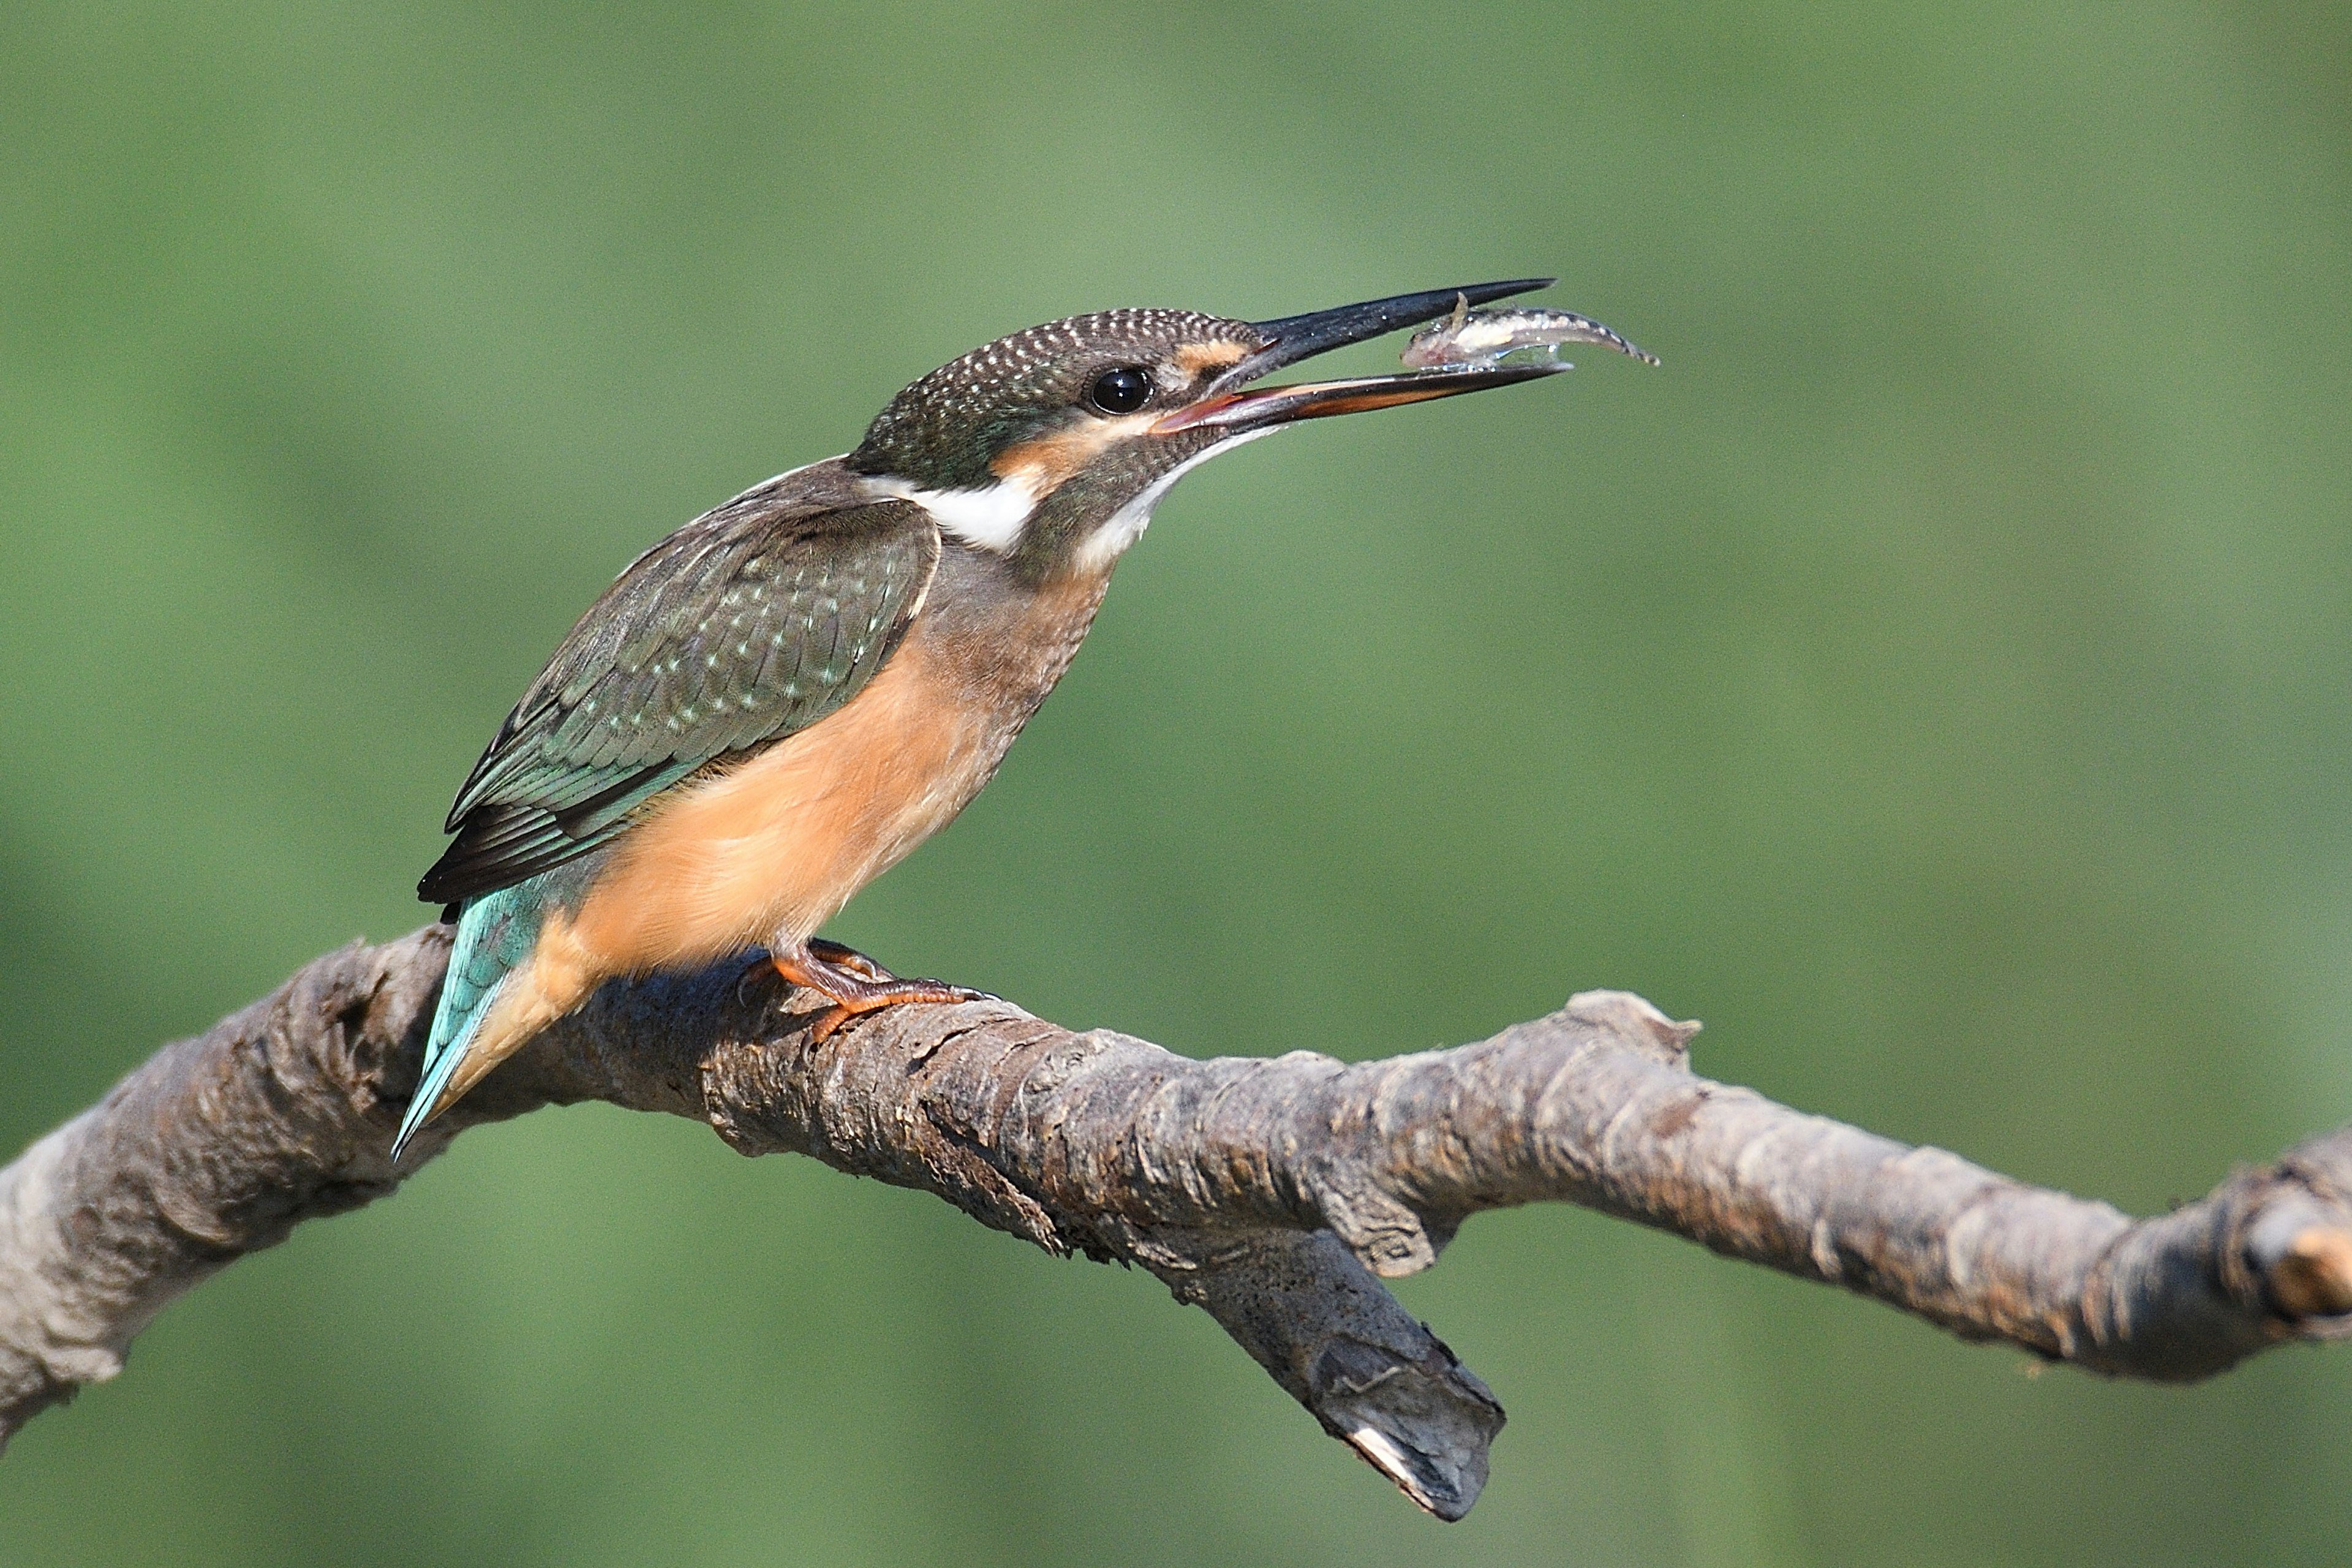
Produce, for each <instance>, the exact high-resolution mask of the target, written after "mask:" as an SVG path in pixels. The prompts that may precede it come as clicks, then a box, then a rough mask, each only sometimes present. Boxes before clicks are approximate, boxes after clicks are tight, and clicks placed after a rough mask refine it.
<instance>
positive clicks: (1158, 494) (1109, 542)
mask: <svg viewBox="0 0 2352 1568" xmlns="http://www.w3.org/2000/svg"><path fill="white" fill-rule="evenodd" d="M1281 428H1283V426H1279V425H1267V426H1263V427H1261V428H1259V429H1255V430H1244V431H1243V432H1242V433H1241V434H1240V435H1238V436H1228V437H1225V438H1224V439H1223V440H1222V441H1220V442H1218V443H1217V444H1216V445H1215V446H1213V447H1202V449H1201V450H1199V451H1197V452H1195V453H1193V454H1192V456H1191V457H1189V458H1185V459H1184V460H1183V461H1182V462H1181V463H1179V464H1177V465H1176V466H1175V467H1174V468H1171V469H1169V470H1168V471H1167V472H1166V473H1164V474H1162V475H1160V477H1159V478H1158V479H1154V480H1152V481H1151V482H1150V484H1148V485H1146V486H1144V487H1143V489H1141V490H1139V491H1138V492H1137V493H1136V497H1135V499H1134V500H1131V501H1129V502H1128V503H1127V504H1126V505H1125V506H1123V507H1121V508H1119V509H1118V510H1117V511H1115V512H1113V513H1111V514H1110V518H1109V521H1106V522H1105V523H1104V524H1103V525H1102V526H1101V527H1100V528H1097V529H1096V530H1095V531H1094V532H1092V533H1091V534H1088V535H1087V539H1086V542H1084V543H1082V544H1080V545H1079V546H1078V550H1077V554H1076V557H1075V564H1076V566H1077V568H1078V569H1079V570H1080V571H1082V572H1099V571H1101V570H1103V569H1104V568H1106V567H1108V565H1110V563H1112V562H1114V561H1116V560H1118V558H1119V557H1120V556H1122V555H1124V554H1126V553H1127V552H1128V548H1129V546H1130V545H1132V544H1134V542H1136V541H1137V540H1139V539H1140V538H1142V537H1143V531H1144V530H1145V529H1147V528H1149V527H1150V526H1151V512H1152V509H1153V508H1155V507H1157V506H1158V505H1159V504H1160V501H1161V500H1164V499H1165V498H1166V496H1167V494H1168V492H1169V491H1170V490H1171V489H1175V488H1176V481H1177V480H1178V479H1182V478H1183V477H1184V476H1185V475H1186V474H1189V473H1191V472H1192V470H1193V469H1194V468H1199V467H1200V466H1201V465H1202V464H1203V463H1205V462H1207V461H1208V460H1209V459H1210V458H1213V457H1215V456H1216V455H1217V454H1218V453H1220V452H1230V451H1232V450H1233V449H1234V447H1239V446H1244V445H1245V444H1247V443H1249V442H1251V441H1255V440H1256V439H1257V438H1258V437H1261V436H1271V435H1273V434H1274V433H1275V432H1276V430H1279V429H1281Z"/></svg>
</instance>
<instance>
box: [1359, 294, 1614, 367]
mask: <svg viewBox="0 0 2352 1568" xmlns="http://www.w3.org/2000/svg"><path fill="white" fill-rule="evenodd" d="M1563 343H1599V344H1600V345H1601V347H1603V348H1611V349H1615V350H1616V351H1617V352H1618V353H1621V354H1630V355H1632V356H1633V358H1635V359H1637V360H1640V361H1641V362H1642V363H1643V364H1655V363H1658V356H1657V355H1655V354H1654V353H1643V351H1642V350H1640V349H1637V348H1635V347H1634V346H1633V344H1632V343H1629V342H1626V341H1625V340H1624V339H1622V338H1621V337H1619V336H1618V335H1617V334H1616V333H1614V332H1612V331H1610V330H1609V329H1608V328H1606V327H1604V326H1602V325H1601V323H1600V322H1598V321H1594V320H1592V319H1591V317H1589V316H1580V315H1578V314H1577V313H1576V312H1575V311H1573V310H1545V309H1543V308H1542V307H1541V306H1538V305H1522V306H1517V307H1513V308H1511V309H1507V310H1472V309H1471V308H1470V301H1469V300H1468V299H1467V298H1466V297H1465V296H1464V295H1460V294H1456V295H1455V296H1454V313H1453V314H1452V315H1450V316H1448V317H1446V318H1445V320H1444V321H1440V322H1438V323H1437V324H1436V325H1434V326H1430V327H1423V329H1422V330H1421V331H1417V332H1415V333H1414V334H1413V335H1412V341H1411V342H1408V343H1406V344H1405V345H1404V356H1403V357H1404V363H1407V364H1409V365H1411V366H1412V367H1413V368H1414V369H1415V370H1438V369H1447V370H1452V369H1458V368H1460V367H1462V366H1464V365H1488V364H1494V363H1497V362H1498V361H1500V360H1501V359H1502V358H1503V357H1504V356H1505V355H1506V354H1511V353H1517V352H1519V351H1520V350H1522V349H1544V350H1557V349H1558V348H1559V346H1560V345H1561V344H1563ZM1551 357H1552V358H1554V359H1558V358H1559V354H1558V353H1553V354H1552V355H1551Z"/></svg>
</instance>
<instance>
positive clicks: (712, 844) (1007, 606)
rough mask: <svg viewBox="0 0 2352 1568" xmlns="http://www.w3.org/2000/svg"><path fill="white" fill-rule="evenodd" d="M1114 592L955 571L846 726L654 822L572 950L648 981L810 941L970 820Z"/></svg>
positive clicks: (967, 565) (598, 894)
mask: <svg viewBox="0 0 2352 1568" xmlns="http://www.w3.org/2000/svg"><path fill="white" fill-rule="evenodd" d="M1103 587H1104V580H1103V579H1101V578H1094V579H1066V580H1063V581H1059V582H1055V583H1049V584H1044V585H1042V586H1037V585H1013V584H1007V583H1005V582H1004V581H1003V573H1002V567H1001V564H999V563H992V562H989V561H986V560H983V559H980V558H978V557H976V556H973V555H971V552H962V551H959V550H956V549H952V548H951V549H950V550H949V551H948V552H945V554H944V555H943V557H942V560H941V563H940V579H939V581H938V582H937V583H935V584H934V587H933V591H932V593H931V595H929V597H928V600H927V607H926V610H925V613H924V614H922V615H921V616H918V617H917V618H916V619H915V621H914V622H913V624H912V625H911V626H909V627H908V632H907V635H906V637H905V638H904V640H903V641H902V642H901V643H900V645H899V646H898V649H897V651H896V652H895V653H894V654H893V655H892V656H891V658H890V659H889V661H888V662H887V664H886V665H885V666H884V668H883V669H882V670H881V672H880V673H879V674H878V675H877V676H876V677H875V678H874V679H873V680H872V681H871V682H870V683H869V684H868V685H867V686H866V688H865V689H863V690H862V691H860V692H859V693H858V695H857V696H856V698H854V699H853V700H850V701H849V702H848V703H846V704H845V705H844V706H843V707H842V708H841V709H840V710H837V711H835V712H834V713H833V714H831V715H829V716H828V717H826V718H825V719H824V720H822V721H819V722H817V723H816V724H814V725H812V726H811V727H810V728H809V729H807V730H805V731H801V732H799V733H797V734H794V735H792V736H790V737H788V738H786V739H784V740H782V741H779V742H776V743H774V744H773V745H772V746H770V747H768V748H767V749H766V750H764V751H762V752H759V753H757V754H756V755H753V756H751V757H749V758H747V759H745V760H743V761H741V762H740V763H734V764H732V765H729V766H726V767H723V768H714V769H712V770H710V771H709V773H707V774H706V775H705V776H702V777H699V778H698V779H696V780H694V781H693V782H691V783H688V784H682V785H680V786H677V787H676V788H674V789H673V790H671V791H670V792H669V793H668V794H667V795H666V796H664V797H662V798H660V799H658V800H656V802H654V803H653V804H652V805H649V806H648V807H647V808H646V810H645V811H644V812H643V813H642V814H641V815H640V816H639V818H638V819H637V820H636V821H635V823H634V824H633V825H632V826H631V828H630V830H629V831H628V833H627V834H626V835H625V836H624V837H622V838H621V839H620V840H619V841H618V842H617V843H615V844H614V847H613V848H612V850H611V853H610V858H609V860H608V863H607V867H606V868H605V869H604V871H603V872H602V873H601V874H600V875H599V876H598V877H597V879H596V880H595V882H594V885H593V887H592V888H591V889H589V891H588V894H587V897H586V899H585V900H583V903H582V905H581V907H580V909H579V910H578V912H577V915H576V917H575V918H573V919H572V922H571V926H570V930H569V931H568V933H566V940H567V941H570V942H577V943H579V944H581V945H582V946H583V947H584V948H585V949H587V950H588V952H589V954H591V955H592V962H591V963H590V965H589V967H591V968H593V969H596V970H600V971H602V972H604V973H635V972H641V971H644V970H646V969H651V968H655V967H660V966H665V965H677V964H684V963H700V962H706V961H709V960H710V959H713V958H717V957H719V956H720V955H722V954H724V953H727V952H735V951H738V950H740V949H741V948H743V947H745V946H749V945H752V944H755V943H763V942H773V941H775V940H777V939H779V938H784V937H803V936H806V935H808V934H810V933H812V932H814V931H815V930H816V929H817V928H818V927H819V926H821V925H823V924H824V921H827V920H830V919H831V918H832V917H833V916H834V914H835V913H836V912H837V911H838V910H840V909H841V907H842V905H844V904H845V903H846V902H847V901H848V900H849V899H850V898H851V896H852V895H854V894H855V893H856V891H857V890H858V889H860V888H862V887H864V886H865V885H866V883H867V882H869V881H871V880H873V879H874V878H876V877H877V876H879V875H881V874H882V872H884V871H885V870H887V869H888V868H890V867H891V866H893V865H895V864H897V863H898V860H900V859H901V858H904V857H905V856H906V855H907V854H908V853H909V852H910V851H912V850H913V849H914V847H916V846H917V845H919V844H920V843H921V842H922V841H923V840H924V839H926V838H928V837H930V836H931V835H932V834H933V833H935V832H937V831H938V830H939V829H940V828H941V827H943V826H946V825H947V824H948V823H949V822H950V821H951V820H953V819H954V817H955V816H956V814H957V813H959V812H961V810H962V809H963V808H964V807H965V806H966V805H969V804H970V803H971V799H972V797H973V796H975V795H978V794H979V793H980V791H981V789H982V787H983V786H984V785H985V784H987V783H988V781H989V780H990V778H992V777H993V776H994V774H995V772H996V769H997V767H998V765H999V764H1000V763H1003V759H1004V754H1005V752H1006V750H1007V749H1008V748H1009V747H1010V746H1011V745H1012V743H1013V740H1014V738H1015V737H1016V736H1018V735H1019V734H1020V732H1021V730H1022V727H1023V726H1024V725H1025V724H1026V723H1027V722H1028V721H1029V718H1030V716H1031V715H1032V714H1033V713H1034V712H1035V711H1036V709H1037V706H1038V704H1039V703H1041V702H1043V701H1044V700H1045V696H1046V695H1047V693H1049V692H1050V691H1051V690H1052V689H1053V688H1054V686H1055V683H1056V682H1057V681H1058V680H1059V679H1061V676H1062V673H1063V672H1064V670H1066V668H1068V666H1069V662H1070V659H1071V658H1073V657H1074V656H1075V655H1076V651H1077V648H1078V646H1079V645H1080V644H1081V643H1082V642H1083V641H1084V640H1085V637H1086V633H1087V627H1088V626H1090V625H1091V624H1092V621H1093V618H1094V613H1095V610H1096V607H1097V605H1099V604H1100V602H1101V598H1102V593H1103Z"/></svg>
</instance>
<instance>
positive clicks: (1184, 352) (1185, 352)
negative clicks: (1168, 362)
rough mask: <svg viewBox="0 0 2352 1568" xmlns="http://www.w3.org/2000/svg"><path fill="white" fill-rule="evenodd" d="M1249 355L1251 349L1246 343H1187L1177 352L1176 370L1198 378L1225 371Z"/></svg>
mask: <svg viewBox="0 0 2352 1568" xmlns="http://www.w3.org/2000/svg"><path fill="white" fill-rule="evenodd" d="M1246 353H1249V347H1248V345H1247V344H1245V343H1235V342H1213V343H1186V344H1185V345H1184V346H1183V347H1182V348H1180V349H1178V350H1177V351H1176V354H1175V359H1176V368H1177V369H1179V370H1181V371H1182V372H1183V373H1184V374H1187V375H1193V376H1197V375H1200V374H1202V373H1204V372H1207V371H1212V370H1223V369H1224V368H1225V367H1226V366H1228V365H1234V364H1239V363H1241V362H1242V356H1243V355H1244V354H1246Z"/></svg>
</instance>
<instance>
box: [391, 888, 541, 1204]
mask: <svg viewBox="0 0 2352 1568" xmlns="http://www.w3.org/2000/svg"><path fill="white" fill-rule="evenodd" d="M547 880H548V879H547V877H546V876H545V875H541V876H538V877H533V878H531V879H530V880H529V881H526V882H520V883H518V884H516V885H515V886H514V887H511V888H501V889H499V890H498V891H497V892H495V893H485V894H483V895H482V896H481V897H480V898H478V899H473V900H467V904H466V907H465V909H464V910H463V911H462V912H460V913H459V915H458V916H457V941H456V942H454V943H452V944H451V946H450V949H449V974H448V978H447V979H446V980H445V981H443V982H442V985H441V1005H440V1007H439V1008H438V1009H437V1010H436V1012H435V1013H434V1015H433V1034H432V1037H431V1038H430V1039H428V1040H427V1041H426V1042H425V1076H424V1078H423V1079H421V1080H420V1081H419V1082H418V1083H417V1086H416V1095H415V1099H413V1100H410V1101H409V1102H408V1114H407V1115H405V1116H404V1117H402V1118H401V1121H400V1132H399V1135H398V1136H396V1137H394V1139H393V1141H392V1157H393V1159H394V1161H395V1162H396V1161H398V1160H399V1158H400V1156H401V1152H402V1151H403V1150H404V1149H406V1148H407V1147H408V1141H409V1140H410V1139H412V1138H414V1137H415V1136H416V1134H417V1132H418V1131H419V1130H421V1129H422V1128H423V1127H424V1125H425V1123H426V1122H428V1121H432V1120H433V1117H434V1114H435V1109H436V1101H438V1100H440V1098H441V1091H442V1090H443V1089H446V1088H448V1086H449V1079H451V1078H452V1077H453V1076H454V1075H455V1074H456V1073H457V1067H458V1064H459V1063H461V1062H463V1061H464V1060H465V1059H466V1052H467V1048H468V1047H471V1046H472V1044H473V1039H474V1034H475V1031H476V1030H478V1029H479V1028H480V1027H481V1024H482V1020H483V1019H484V1018H486V1017H488V1016H489V1011H490V1007H491V1005H492V1004H494V1003H496V1002H497V1001H498V999H499V988H500V987H501V986H503V985H504V984H506V979H507V976H508V975H509V974H510V973H513V972H514V971H515V970H516V969H517V968H519V967H520V966H521V964H522V963H523V961H524V960H526V959H528V958H529V957H530V950H531V949H532V948H533V947H535V946H537V945H538V942H539V928H540V925H541V921H542V917H543V914H544V911H545V910H546V907H547V906H546V903H545V901H544V893H545V888H544V884H545V883H546V881H547Z"/></svg>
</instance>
